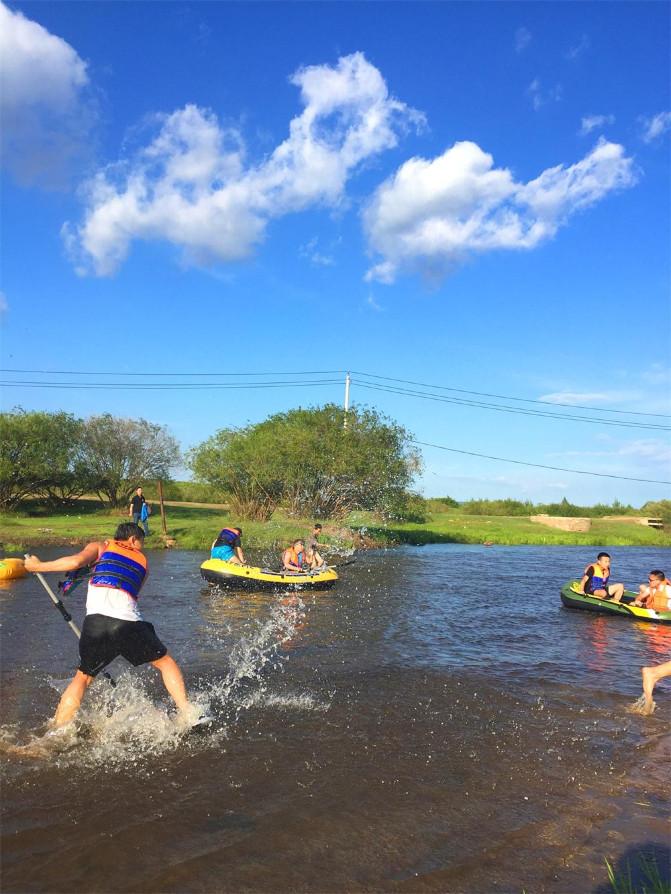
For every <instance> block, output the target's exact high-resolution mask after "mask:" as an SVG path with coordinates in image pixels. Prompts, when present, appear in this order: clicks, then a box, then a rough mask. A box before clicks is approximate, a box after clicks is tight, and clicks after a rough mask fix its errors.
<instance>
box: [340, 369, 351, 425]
mask: <svg viewBox="0 0 671 894" xmlns="http://www.w3.org/2000/svg"><path fill="white" fill-rule="evenodd" d="M350 382H351V379H350V376H349V373H347V374H346V375H345V418H344V419H343V424H342V427H343V428H347V413H348V411H349V386H350Z"/></svg>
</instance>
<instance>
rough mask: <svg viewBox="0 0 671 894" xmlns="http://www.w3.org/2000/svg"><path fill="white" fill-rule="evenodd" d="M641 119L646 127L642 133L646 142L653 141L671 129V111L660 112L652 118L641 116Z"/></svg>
mask: <svg viewBox="0 0 671 894" xmlns="http://www.w3.org/2000/svg"><path fill="white" fill-rule="evenodd" d="M641 121H642V122H643V128H644V129H643V135H642V139H643V142H644V143H652V142H653V141H654V140H656V139H657V138H658V137H661V136H662V134H664V133H666V131H667V130H671V112H660V113H659V114H658V115H653V117H652V118H641Z"/></svg>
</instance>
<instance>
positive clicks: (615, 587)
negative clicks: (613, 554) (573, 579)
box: [578, 553, 624, 602]
mask: <svg viewBox="0 0 671 894" xmlns="http://www.w3.org/2000/svg"><path fill="white" fill-rule="evenodd" d="M609 580H610V556H609V555H608V553H599V555H598V556H597V557H596V562H595V563H594V564H593V565H588V566H587V568H585V573H584V575H583V576H582V579H581V581H580V583H579V584H578V592H580V593H584V594H585V595H586V596H594V597H595V598H596V599H612V600H613V602H619V601H620V600H621V599H622V596H623V595H624V584H609V583H608V581H609Z"/></svg>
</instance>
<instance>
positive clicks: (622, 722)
mask: <svg viewBox="0 0 671 894" xmlns="http://www.w3.org/2000/svg"><path fill="white" fill-rule="evenodd" d="M60 552H62V551H60ZM612 552H613V554H614V555H613V565H614V576H613V579H614V580H624V581H625V583H626V584H627V585H628V586H632V585H633V584H634V583H637V582H639V581H642V580H644V579H645V575H646V574H647V572H648V571H649V569H650V568H654V567H659V566H661V567H662V568H671V551H670V550H649V549H643V548H617V549H613V550H612ZM56 554H57V553H56V551H54V550H43V551H42V555H43V557H44V558H49V557H51V556H54V555H56ZM203 558H204V556H201V555H200V554H198V553H192V552H184V551H166V552H161V553H151V554H150V567H151V575H150V577H149V580H148V582H147V585H146V587H145V591H143V595H142V605H143V611H144V614H145V617H146V618H147V619H149V620H151V621H152V622H153V623H154V624H155V626H156V629H157V632H158V634H159V636H160V637H161V638H162V639H163V640H164V642H165V643H166V644H167V645H168V646H169V648H170V651H171V654H172V655H173V656H174V657H175V658H176V659H177V661H178V662H179V663H180V664H181V665H182V667H183V669H184V673H185V677H186V679H187V685H188V687H189V689H190V690H191V691H192V693H193V695H194V697H195V698H196V699H197V701H198V702H199V703H201V704H203V705H205V704H209V705H210V707H211V709H212V710H213V712H214V713H215V716H216V721H215V723H214V725H213V727H212V728H211V729H209V730H208V731H206V732H199V733H196V732H192V733H190V734H187V735H184V734H180V733H179V732H178V731H177V730H176V727H175V724H174V723H173V721H172V719H171V718H170V717H169V716H168V714H167V708H168V705H167V700H166V697H165V695H164V693H163V691H162V688H161V686H160V684H159V682H158V679H157V678H158V674H157V673H156V672H155V671H153V670H152V669H151V668H139V669H131V668H130V667H129V666H128V665H126V664H125V662H124V661H123V660H121V659H119V660H117V661H116V662H114V663H113V664H112V665H111V667H110V671H111V672H112V673H113V674H114V675H115V676H116V677H117V679H118V686H117V688H116V689H112V687H111V686H110V685H109V684H108V683H107V682H106V681H105V680H104V679H102V678H100V679H98V680H97V681H96V682H95V684H94V685H93V686H92V688H91V690H90V691H89V694H88V696H87V699H86V701H85V703H84V706H83V708H82V711H81V713H80V719H79V723H78V730H77V732H76V733H72V734H68V735H66V736H64V737H63V738H62V739H57V740H56V741H55V742H54V741H52V740H49V742H48V745H43V744H39V743H38V746H36V745H35V740H36V739H37V738H38V737H40V736H41V735H42V734H43V733H44V726H43V723H44V720H45V719H46V718H47V717H48V716H49V715H50V714H51V713H53V710H54V708H55V705H56V703H57V700H58V694H59V690H60V689H62V687H63V686H64V685H65V683H66V681H67V680H68V679H69V677H70V676H71V674H72V672H73V670H74V668H75V667H76V655H77V653H76V642H75V640H74V637H73V635H72V633H71V631H70V630H69V629H68V628H67V626H66V625H65V623H64V622H63V620H62V618H61V617H60V616H59V615H58V613H57V612H56V611H55V609H54V608H53V606H52V605H51V603H50V602H49V600H48V597H47V596H46V594H45V593H44V591H43V590H42V589H41V587H40V584H39V582H38V581H37V580H36V579H35V578H34V577H29V578H26V579H24V580H21V581H16V582H14V583H12V584H11V585H6V586H5V587H4V588H3V589H2V590H0V607H1V615H0V618H1V622H2V626H1V634H2V640H1V644H2V680H1V682H2V689H1V694H2V711H3V714H2V726H1V727H0V743H1V748H0V752H1V756H2V782H3V796H4V797H3V808H2V811H3V812H2V854H3V889H4V891H5V892H143V894H144V892H220V891H221V892H239V891H246V892H253V891H259V892H285V891H286V892H289V891H292V892H293V891H296V892H345V891H347V892H357V891H371V892H372V891H394V892H395V891H402V892H415V891H416V892H425V891H426V892H432V891H440V892H483V894H485V892H490V891H501V892H509V891H510V892H518V894H519V892H521V891H522V889H524V890H526V891H527V892H534V894H536V892H561V894H563V892H572V894H580V892H583V891H584V892H605V891H607V890H609V888H608V886H607V884H606V874H605V869H604V857H608V858H609V859H610V861H611V862H612V863H613V865H614V866H615V868H616V869H622V868H623V867H624V866H625V865H626V863H627V861H632V860H633V862H634V863H636V860H635V859H634V858H635V855H636V854H638V853H639V852H641V851H644V852H646V853H650V854H654V855H655V856H656V858H657V861H658V866H660V868H661V869H662V871H663V872H666V871H667V866H668V863H669V848H668V826H667V824H666V821H667V817H668V807H669V803H668V769H669V765H668V760H669V750H670V747H671V746H670V742H669V717H671V685H669V682H670V681H669V680H666V681H663V682H662V683H660V684H659V686H658V688H657V690H656V692H655V695H656V700H657V702H658V709H657V711H656V712H655V714H653V715H652V716H650V717H641V716H639V715H636V714H632V713H630V712H629V711H628V710H627V709H628V707H629V706H630V705H631V703H632V702H633V701H634V700H635V698H636V697H637V696H638V695H639V694H640V673H639V668H640V667H641V665H644V664H655V663H659V662H661V661H664V660H668V658H669V653H670V651H671V649H670V647H671V629H669V628H664V627H662V626H661V625H655V624H645V623H640V622H630V621H628V620H626V619H621V618H618V617H608V616H599V615H592V614H589V613H586V612H579V611H571V610H568V609H565V608H563V607H562V606H561V603H560V600H559V588H560V585H561V584H562V583H563V582H564V581H565V580H567V579H569V578H570V577H572V576H576V575H577V574H579V572H580V571H581V570H582V568H583V567H584V566H585V565H586V564H587V563H588V562H589V561H591V560H593V558H594V554H593V552H592V551H591V550H590V549H585V548H582V547H566V548H557V547H553V548H540V547H491V548H484V547H474V546H461V545H440V546H426V547H423V548H415V547H407V548H406V547H404V548H400V549H396V550H389V551H371V552H367V553H363V554H359V555H358V556H357V560H356V562H355V564H353V565H351V566H350V567H347V568H344V569H343V571H342V574H341V580H340V581H339V583H338V584H337V585H336V587H335V588H334V589H333V590H330V591H328V592H325V593H321V594H312V593H311V594H305V593H300V594H297V595H294V596H291V595H288V594H246V595H244V596H236V595H233V594H231V593H225V592H221V591H218V590H217V589H216V588H212V587H209V586H207V585H205V584H204V582H203V581H202V580H201V579H200V576H199V563H200V562H201V561H202V559H203ZM55 577H56V576H55V575H51V579H52V580H54V579H55ZM84 589H85V588H83V587H82V588H80V589H79V590H77V591H76V593H75V594H73V596H72V597H71V599H70V600H69V604H70V605H71V606H73V609H72V610H73V614H74V615H75V617H76V619H77V620H79V621H81V618H82V616H83V604H84V596H85V592H84ZM25 745H28V746H29V747H28V748H27V749H26V750H24V751H22V750H21V749H20V746H25Z"/></svg>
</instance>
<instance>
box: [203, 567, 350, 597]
mask: <svg viewBox="0 0 671 894" xmlns="http://www.w3.org/2000/svg"><path fill="white" fill-rule="evenodd" d="M200 573H201V575H202V577H203V578H205V580H206V581H209V582H210V583H211V584H218V585H219V586H220V587H231V588H232V589H245V590H286V589H292V590H294V589H299V588H300V589H303V588H309V589H313V590H325V589H327V588H328V587H332V586H333V584H334V583H335V582H336V581H337V580H338V573H337V571H336V570H335V568H325V569H324V570H323V571H322V570H317V571H307V572H299V573H296V574H294V573H292V572H290V571H272V570H271V569H270V568H257V567H256V566H254V565H232V564H231V563H230V562H224V561H222V560H221V559H208V560H207V561H206V562H203V564H202V565H201V566H200Z"/></svg>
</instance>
